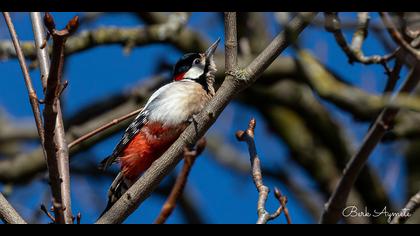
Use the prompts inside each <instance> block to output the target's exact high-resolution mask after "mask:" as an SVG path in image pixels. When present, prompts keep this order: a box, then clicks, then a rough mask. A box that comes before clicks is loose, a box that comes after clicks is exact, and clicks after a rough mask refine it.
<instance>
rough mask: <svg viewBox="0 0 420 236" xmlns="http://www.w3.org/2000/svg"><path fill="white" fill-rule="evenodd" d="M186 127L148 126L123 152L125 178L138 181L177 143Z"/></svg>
mask: <svg viewBox="0 0 420 236" xmlns="http://www.w3.org/2000/svg"><path fill="white" fill-rule="evenodd" d="M185 127H186V126H185V125H180V126H172V127H166V126H165V127H162V125H161V124H159V123H149V124H146V125H145V126H144V127H143V128H142V129H141V130H140V132H139V133H138V134H137V135H136V136H134V138H133V139H132V140H131V141H130V142H129V143H128V144H127V146H126V148H125V149H124V151H123V152H122V156H121V157H120V161H121V169H122V172H123V174H124V177H126V178H128V179H130V180H135V179H137V178H138V176H139V175H140V174H141V173H142V172H144V171H145V170H147V169H148V168H149V167H150V165H151V164H152V163H153V162H154V161H155V160H156V159H158V158H159V157H160V156H161V155H162V154H163V153H164V152H165V151H166V150H167V149H168V148H169V147H170V146H171V145H172V143H174V142H175V141H176V139H177V138H178V137H179V135H180V134H181V132H182V131H183V130H184V129H185Z"/></svg>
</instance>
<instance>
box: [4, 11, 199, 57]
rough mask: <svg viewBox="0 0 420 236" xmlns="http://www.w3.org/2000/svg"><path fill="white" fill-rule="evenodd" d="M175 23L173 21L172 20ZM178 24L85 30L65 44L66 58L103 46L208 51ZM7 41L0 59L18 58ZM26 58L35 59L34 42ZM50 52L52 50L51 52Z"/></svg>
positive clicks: (25, 50) (27, 46) (26, 50)
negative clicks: (166, 45)
mask: <svg viewBox="0 0 420 236" xmlns="http://www.w3.org/2000/svg"><path fill="white" fill-rule="evenodd" d="M170 19H172V18H170ZM177 19H179V21H177V22H178V23H177V24H175V23H176V22H173V21H171V22H167V23H163V24H156V25H150V26H146V27H133V28H120V27H111V26H110V27H100V28H98V29H93V30H84V31H82V32H81V33H78V34H77V35H74V36H71V37H69V39H68V41H67V42H66V49H65V55H66V56H68V55H72V54H75V53H78V52H82V51H85V50H89V49H92V48H94V47H98V46H103V45H121V46H123V47H125V48H128V49H129V48H133V47H138V46H143V45H150V44H154V43H169V44H171V45H173V46H175V47H176V48H178V49H179V50H181V51H186V52H188V51H190V52H191V51H196V50H203V51H204V50H205V49H206V45H207V40H205V39H204V38H203V37H202V36H201V35H200V34H199V33H197V32H195V31H193V30H191V29H189V28H187V27H184V24H185V22H184V21H182V20H183V19H185V21H186V18H183V17H179V18H177ZM11 49H12V45H10V43H9V42H7V41H0V58H3V59H7V58H14V57H16V56H17V54H15V52H14V51H13V50H11ZM22 49H23V53H24V55H25V57H27V58H30V59H35V58H36V57H37V55H36V47H35V45H34V44H33V42H27V41H24V42H22ZM48 49H49V51H50V52H51V50H52V48H48Z"/></svg>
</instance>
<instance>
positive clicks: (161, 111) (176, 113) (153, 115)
mask: <svg viewBox="0 0 420 236" xmlns="http://www.w3.org/2000/svg"><path fill="white" fill-rule="evenodd" d="M207 100H208V97H207V96H206V93H205V90H204V89H203V88H202V87H201V85H200V84H198V83H196V82H193V81H187V80H184V81H176V82H172V83H169V84H167V85H165V86H163V87H161V88H160V89H158V90H157V91H156V92H155V93H154V94H153V95H152V96H151V97H150V99H149V101H148V102H147V104H146V106H145V108H144V109H145V110H147V111H149V115H148V121H149V122H154V121H157V122H161V123H163V124H165V125H176V124H180V123H183V122H185V121H187V120H188V119H189V118H191V116H192V115H193V114H196V113H199V112H200V111H201V109H202V108H203V106H204V105H205V103H206V102H207Z"/></svg>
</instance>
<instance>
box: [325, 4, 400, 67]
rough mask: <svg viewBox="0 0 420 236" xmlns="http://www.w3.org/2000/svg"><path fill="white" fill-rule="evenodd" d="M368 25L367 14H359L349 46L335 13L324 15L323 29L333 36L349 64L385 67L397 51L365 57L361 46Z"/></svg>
mask: <svg viewBox="0 0 420 236" xmlns="http://www.w3.org/2000/svg"><path fill="white" fill-rule="evenodd" d="M368 24H369V15H368V12H360V13H359V14H358V27H357V30H356V32H355V33H354V35H353V39H352V42H351V46H349V44H348V43H347V40H346V38H345V37H344V34H343V32H342V31H341V25H340V19H339V18H338V15H337V13H336V12H327V13H325V28H326V30H327V31H329V32H332V33H333V34H334V37H335V40H336V41H337V43H338V45H339V46H340V47H341V49H342V50H343V51H344V52H345V53H346V55H347V57H348V58H349V63H350V64H353V63H354V62H360V63H362V64H366V65H369V64H382V65H384V66H385V67H386V62H387V61H389V60H390V59H392V58H394V57H395V54H396V53H397V52H398V51H399V49H396V50H395V51H394V52H392V53H390V54H387V55H384V56H379V55H373V56H369V57H366V56H365V55H364V54H363V51H362V44H363V41H364V40H365V38H366V37H367V32H368V31H367V27H368Z"/></svg>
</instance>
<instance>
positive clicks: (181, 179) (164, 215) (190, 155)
mask: <svg viewBox="0 0 420 236" xmlns="http://www.w3.org/2000/svg"><path fill="white" fill-rule="evenodd" d="M205 147H206V140H205V139H204V138H201V139H200V140H199V141H198V142H197V145H196V148H195V150H190V149H189V148H188V147H185V149H184V165H183V166H182V170H181V172H180V173H179V175H178V177H177V179H176V182H175V184H174V186H173V187H172V190H171V193H170V194H169V196H168V199H167V200H166V202H165V203H164V204H163V207H162V209H161V211H160V213H159V216H158V217H157V218H156V220H155V224H163V223H165V222H166V220H167V219H168V217H169V216H170V215H171V214H172V212H173V210H174V209H175V206H176V202H177V201H178V199H179V198H180V196H181V195H182V193H183V192H184V188H185V184H186V183H187V179H188V175H189V173H190V171H191V168H192V166H193V165H194V162H195V160H196V159H197V157H198V156H199V155H200V154H201V153H202V152H203V151H204V148H205Z"/></svg>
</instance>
